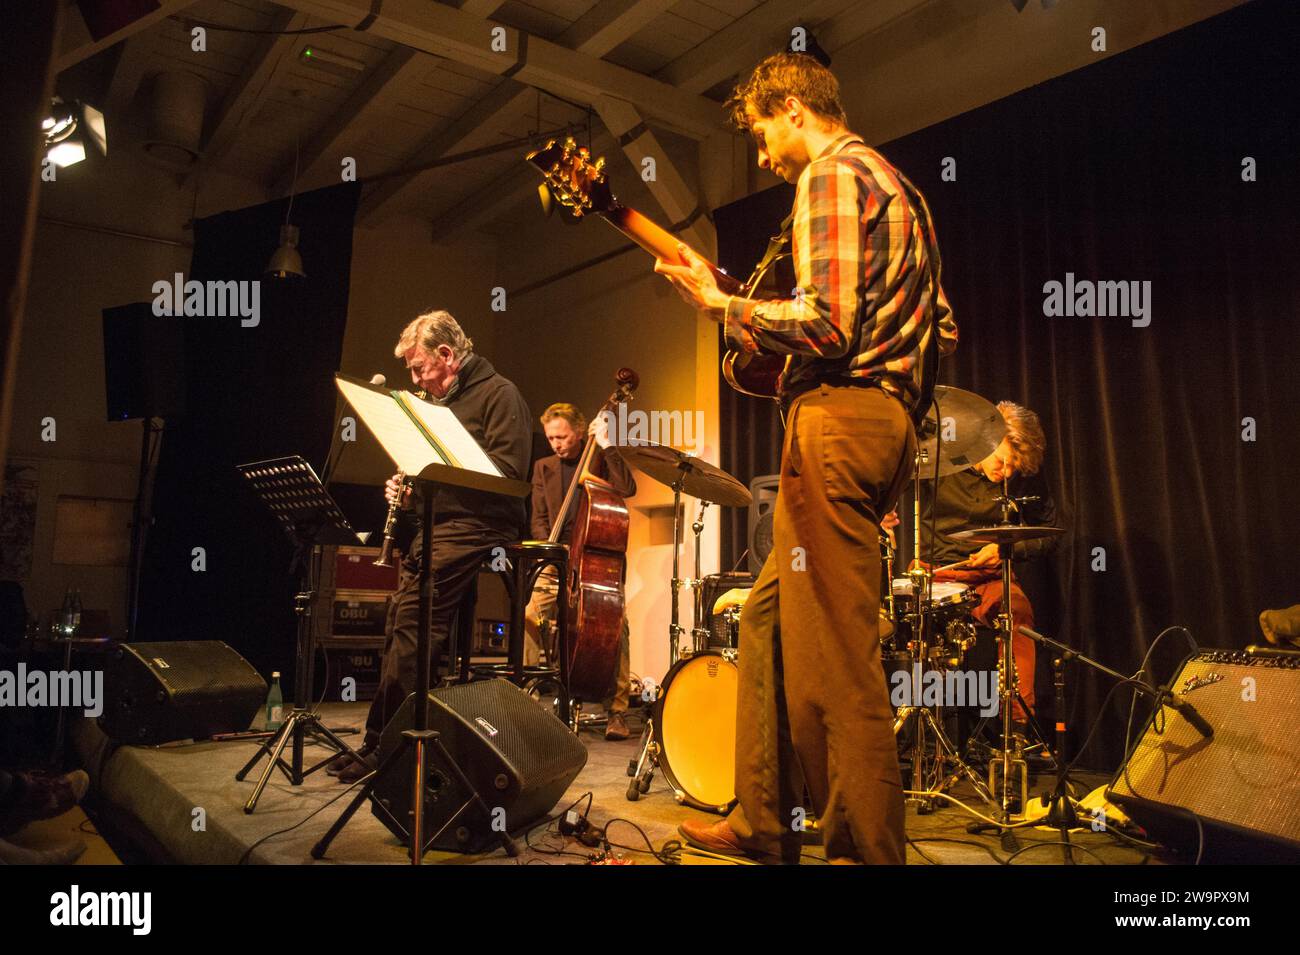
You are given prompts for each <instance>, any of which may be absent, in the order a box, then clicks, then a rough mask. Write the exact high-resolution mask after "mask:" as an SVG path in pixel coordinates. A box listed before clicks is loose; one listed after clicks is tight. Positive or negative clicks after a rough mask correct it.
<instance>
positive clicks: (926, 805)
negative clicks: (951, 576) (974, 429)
mask: <svg viewBox="0 0 1300 955" xmlns="http://www.w3.org/2000/svg"><path fill="white" fill-rule="evenodd" d="M928 458H929V453H928V451H927V449H926V448H924V447H918V448H917V453H916V457H915V459H914V467H913V474H912V557H913V559H912V563H911V566H910V567H909V568H908V570H907V576H908V577H909V578H911V580H912V595H913V596H912V609H911V612H910V613H908V614H907V617H908V621H909V624H910V626H909V629H910V630H911V634H910V636H911V649H912V653H911V657H912V663H913V666H917V665H919V666H920V668H921V669H920V673H919V676H920V678H921V681H923V680H924V676H925V670H926V667H927V666H928V665H929V663H930V653H929V644H928V642H927V633H926V631H927V629H928V627H929V625H930V620H929V619H928V618H929V616H930V613H931V611H930V609H929V607H930V597H931V586H930V585H931V582H932V580H933V573H932V572H931V570H930V569H929V568H928V567H926V566H925V564H924V563H923V562H922V561H921V559H920V556H921V481H920V476H921V474H922V470H921V468H922V466H923V465H925V464H926V463H927V462H928ZM890 559H891V561H892V554H891V557H890ZM889 589H890V596H889V600H890V604H891V607H892V605H893V600H894V596H893V582H892V577H891V581H890V588H889ZM914 674H916V671H915V670H912V669H911V668H909V674H908V676H909V678H910V679H912V680H913V690H914V695H915V691H916V689H917V682H918V681H917V680H916V679H915V676H914ZM941 714H942V707H941V706H940V707H934V708H933V709H932V708H930V707H926V706H922V705H920V701H919V700H916V699H913V700H912V704H911V705H910V706H904V707H901V708H900V709H899V711H898V713H897V715H896V717H895V719H894V735H895V736H897V735H898V734H899V732H900V731H901V730H902V729H903V727H904V726H905V725H906V724H907V721H908V720H909V719H911V718H912V717H915V718H916V719H915V722H914V726H915V733H914V735H913V738H912V783H911V789H912V792H913V793H914V794H918V795H912V796H908V797H907V801H908V802H911V803H913V804H914V805H915V806H916V811H917V813H918V814H919V815H928V814H929V813H931V812H933V811H934V810H935V809H936V808H938V805H937V804H938V800H937V799H936V798H935V796H934V795H932V794H933V793H941V792H945V791H947V790H948V789H949V788H951V787H952V786H953V785H955V784H956V782H957V781H958V780H959V779H960V778H961V777H963V776H964V777H965V778H966V779H967V780H969V781H970V783H971V785H972V786H973V787H974V788H975V792H976V793H977V794H978V795H979V797H980V798H981V799H983V800H984V801H985V802H986V803H988V804H989V805H992V804H993V802H994V799H993V794H992V792H991V791H990V790H989V789H986V788H985V786H984V783H983V781H982V780H981V779H980V777H979V774H978V773H976V772H975V770H974V769H972V768H971V767H970V766H969V765H968V764H967V763H966V762H965V761H964V760H963V759H962V758H961V754H960V753H958V752H957V749H956V747H954V746H953V744H952V741H951V740H949V739H948V734H947V733H946V732H944V729H943V724H942V720H941ZM927 726H928V727H929V729H930V732H931V733H932V734H933V736H934V766H933V769H932V771H931V772H930V773H929V777H930V780H932V781H933V782H934V788H933V789H932V788H931V787H930V786H929V785H927V773H926V762H927V759H926V728H927ZM949 763H951V764H952V771H951V772H949V773H948V774H947V775H946V776H945V775H944V771H945V767H946V765H947V764H949ZM919 794H925V795H919Z"/></svg>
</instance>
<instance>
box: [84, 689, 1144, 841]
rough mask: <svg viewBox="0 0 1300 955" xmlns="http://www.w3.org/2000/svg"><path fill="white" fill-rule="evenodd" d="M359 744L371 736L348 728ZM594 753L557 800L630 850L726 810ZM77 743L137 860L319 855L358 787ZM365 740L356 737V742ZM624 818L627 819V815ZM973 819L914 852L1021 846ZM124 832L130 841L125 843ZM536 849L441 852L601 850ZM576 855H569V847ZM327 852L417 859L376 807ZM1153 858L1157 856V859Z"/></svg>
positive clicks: (195, 748) (207, 757) (331, 710)
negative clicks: (631, 784) (642, 790)
mask: <svg viewBox="0 0 1300 955" xmlns="http://www.w3.org/2000/svg"><path fill="white" fill-rule="evenodd" d="M321 713H322V716H324V717H325V719H326V724H327V725H328V726H330V727H331V728H339V727H348V726H351V727H359V726H360V725H361V724H362V722H363V721H364V718H365V713H366V706H365V705H364V704H325V705H324V706H322V707H321ZM629 723H630V724H631V726H632V729H633V730H634V732H635V731H637V730H639V728H640V719H639V717H638V716H637V712H636V711H634V713H633V714H632V716H631V718H630V719H629ZM345 738H346V739H347V740H348V742H349V743H352V744H353V745H359V740H360V737H359V735H358V736H348V737H345ZM581 738H582V740H583V742H584V743H585V744H586V745H587V749H588V753H589V758H588V761H587V765H586V767H584V769H583V771H582V772H581V773H580V774H579V775H578V777H577V779H576V780H575V781H574V783H573V785H572V786H571V787H570V788H569V791H568V792H566V793H565V795H564V798H563V799H562V800H561V801H560V803H559V804H558V805H557V807H556V810H555V811H557V812H558V811H559V810H560V809H563V808H565V807H567V806H568V805H569V804H570V803H573V802H575V801H577V800H579V799H580V798H582V797H584V796H585V795H586V794H587V793H588V792H591V793H592V809H591V812H590V816H589V818H590V819H591V821H592V822H593V823H595V824H596V825H600V826H604V827H606V828H607V832H608V836H609V838H610V840H611V842H613V843H617V844H620V845H622V846H626V847H629V848H627V849H623V850H618V851H620V852H621V853H622V854H623V855H624V856H625V857H626V858H628V859H629V860H632V861H635V862H636V863H638V864H650V865H658V864H659V863H658V861H657V860H656V859H655V858H654V857H653V856H652V855H650V854H649V853H648V852H645V851H641V852H637V851H632V850H636V849H641V850H645V849H647V848H648V847H647V846H646V843H645V838H643V837H642V835H641V834H640V833H638V832H637V830H636V828H634V826H633V825H630V824H629V823H634V824H635V826H639V827H640V828H641V830H643V831H644V833H645V837H646V838H648V839H649V840H650V841H651V842H652V843H653V844H654V846H655V848H657V849H658V848H660V847H662V846H663V844H664V843H665V842H667V841H668V840H675V839H678V838H679V836H678V833H677V826H678V824H679V823H681V822H682V821H683V820H686V819H692V818H694V819H701V820H705V821H714V820H716V819H717V818H718V817H717V816H716V815H713V814H710V813H706V812H702V811H697V810H694V809H690V808H687V807H684V806H680V805H678V804H677V802H676V801H675V800H674V799H673V794H672V791H671V789H670V788H669V786H668V784H667V783H666V782H665V781H664V779H663V776H662V774H660V773H656V774H655V779H654V783H653V785H652V786H651V789H650V791H649V792H648V793H646V794H644V795H642V796H641V798H640V799H639V800H637V801H636V802H629V801H628V800H627V798H626V791H627V784H628V776H627V763H628V760H629V759H631V758H633V757H635V756H636V754H637V740H636V738H635V737H634V738H633V739H630V740H627V741H623V742H607V741H606V740H605V739H604V738H603V736H602V735H601V734H600V732H599V731H596V730H591V731H587V730H584V731H583V732H582V734H581ZM74 739H75V742H76V749H77V752H78V754H79V755H80V757H81V759H82V762H83V765H85V767H86V769H87V771H88V772H89V773H90V776H91V786H92V794H93V800H92V803H91V805H92V806H93V809H92V816H93V817H94V818H96V820H97V822H99V823H100V825H101V828H102V829H103V831H104V832H105V833H106V834H107V835H109V838H110V842H112V843H114V849H116V850H117V852H118V854H119V855H121V856H122V858H123V859H124V860H126V861H128V862H131V861H152V862H175V863H184V864H225V865H230V864H236V863H240V862H246V863H258V864H279V865H285V864H289V865H297V864H303V863H312V862H313V861H314V860H312V858H311V857H310V855H309V851H310V849H311V847H312V845H313V844H314V843H315V842H316V840H317V839H319V838H320V836H321V835H323V834H324V833H325V831H326V830H327V829H328V828H329V827H330V825H331V824H332V823H333V822H334V820H335V819H336V818H337V817H338V815H339V813H341V812H342V810H343V808H344V807H345V806H346V804H347V802H348V801H349V798H350V794H354V793H355V792H356V789H355V787H354V788H351V789H349V787H346V786H344V785H342V784H340V783H339V782H337V780H335V779H334V778H333V777H331V776H328V775H327V774H326V773H325V772H324V771H320V772H317V773H316V774H314V775H313V776H311V777H309V778H308V779H307V780H306V781H305V782H304V784H303V785H302V786H298V787H295V786H291V785H289V783H288V781H287V780H286V779H285V778H284V776H283V775H281V774H280V773H279V772H277V773H275V774H274V775H273V776H272V778H271V781H270V783H269V784H268V785H267V788H266V791H265V792H264V793H263V795H262V799H261V802H260V803H259V804H258V808H257V811H256V812H255V813H253V814H252V815H246V814H245V813H244V811H243V805H244V802H245V801H246V800H247V799H248V797H249V795H250V794H251V793H252V791H253V786H254V783H255V781H256V778H257V776H258V775H259V774H260V770H261V765H264V763H263V764H260V765H259V767H258V768H257V769H256V770H255V771H254V772H253V773H252V774H250V776H249V778H248V779H246V780H245V781H244V782H236V781H235V778H234V776H235V773H236V772H238V770H239V769H240V768H241V767H242V766H243V764H244V763H246V762H247V761H248V760H249V759H250V758H251V757H252V755H253V754H254V753H255V752H256V750H257V746H258V745H259V743H256V742H251V741H250V742H230V743H212V742H205V743H191V744H184V745H168V746H162V747H136V746H126V747H114V746H113V744H111V743H110V742H109V741H108V740H107V739H106V738H105V737H104V736H103V735H102V733H100V732H99V729H98V728H97V727H96V726H95V725H94V724H93V723H92V722H90V721H82V722H81V723H79V724H77V725H76V726H75V728H74ZM353 741H356V742H355V743H354V742H353ZM324 755H325V750H324V749H323V748H322V747H320V746H315V745H313V746H309V747H308V749H307V765H312V764H314V763H316V762H318V761H319V760H320V759H322V758H323V757H324ZM1104 781H1105V777H1103V776H1098V775H1096V774H1092V775H1088V776H1086V777H1085V778H1084V779H1083V780H1082V782H1083V783H1084V785H1086V786H1087V787H1088V788H1089V789H1091V788H1094V787H1095V786H1098V785H1101V784H1102V783H1103V782H1104ZM1049 785H1050V780H1049V779H1048V778H1047V777H1046V776H1044V777H1041V778H1040V780H1039V782H1038V785H1037V786H1034V787H1031V790H1030V791H1031V795H1033V794H1037V793H1038V792H1040V791H1042V789H1043V788H1044V787H1047V786H1049ZM954 795H956V796H957V797H958V798H960V799H962V801H963V802H966V803H967V804H968V805H974V804H976V802H977V800H976V799H975V798H974V793H973V790H971V789H970V788H969V786H965V785H964V786H962V787H959V788H958V789H957V790H955V791H954ZM616 819H617V820H625V821H615V820H616ZM971 821H972V820H971V817H970V816H968V815H967V814H966V813H964V812H962V811H961V810H959V809H957V808H946V809H941V810H939V811H937V812H933V813H929V814H926V815H918V814H917V812H916V809H915V808H914V807H911V806H909V807H908V810H907V834H908V839H909V845H908V849H907V861H908V863H909V864H919V865H927V864H945V865H986V864H993V863H994V862H995V859H1001V860H1005V859H1006V858H1007V856H1008V855H1009V853H1008V852H1007V851H1006V849H1004V848H1003V847H1002V846H1001V845H1000V843H999V841H998V839H997V838H996V837H994V836H990V835H971V834H968V833H967V831H966V827H967V824H968V823H969V822H971ZM1018 837H1019V840H1020V845H1021V846H1022V847H1023V846H1028V845H1030V844H1031V843H1037V842H1042V843H1046V844H1051V843H1056V842H1058V841H1059V836H1058V835H1057V833H1056V832H1055V831H1053V830H1047V829H1037V828H1025V829H1021V830H1019V831H1018ZM1071 840H1072V841H1073V842H1074V843H1075V844H1076V845H1078V846H1082V847H1083V848H1084V849H1086V850H1089V851H1088V852H1077V853H1076V861H1077V862H1079V863H1080V864H1098V863H1102V862H1104V863H1105V864H1108V865H1127V864H1137V863H1141V862H1142V861H1143V859H1144V854H1143V853H1142V852H1141V851H1140V850H1138V849H1135V848H1132V847H1129V846H1126V845H1124V844H1122V843H1121V842H1119V841H1118V839H1117V838H1116V837H1113V836H1111V835H1108V834H1106V833H1103V832H1091V831H1080V832H1075V833H1072V835H1071ZM124 842H127V843H129V845H123V843H124ZM529 843H530V844H531V848H525V846H524V841H523V839H522V838H521V839H520V840H519V845H520V849H521V850H522V854H521V855H520V856H519V857H518V858H517V859H511V858H509V857H507V856H506V854H505V852H504V851H503V850H500V849H498V850H496V851H495V852H492V853H489V854H484V855H460V854H456V853H445V852H430V853H429V854H428V855H426V857H425V860H426V862H427V863H428V864H447V865H515V864H520V863H522V864H529V865H540V864H543V863H549V864H569V863H581V862H582V861H584V858H585V857H586V856H587V855H588V854H590V853H591V852H592V851H593V850H590V849H587V848H586V847H584V846H582V845H580V844H579V843H578V842H577V841H576V840H573V839H565V838H564V837H562V836H560V835H559V833H558V832H557V831H556V829H555V826H554V824H552V825H551V826H549V827H539V828H537V829H535V830H533V831H532V833H531V835H530V837H529ZM560 851H562V852H564V853H572V854H557V853H558V852H560ZM320 861H321V863H322V864H364V865H375V864H392V865H400V864H403V863H405V862H406V861H407V853H406V850H405V848H404V847H403V846H402V845H401V844H400V843H399V842H398V841H397V840H396V838H394V837H393V835H392V834H391V833H389V832H388V830H387V829H385V828H384V827H383V825H382V824H381V823H380V822H379V820H378V819H376V818H375V817H374V816H373V815H372V814H371V812H370V809H369V806H364V807H362V808H361V809H360V810H359V811H358V812H357V813H356V815H355V816H353V818H352V820H351V821H350V822H349V823H348V825H347V827H346V828H345V829H344V830H343V832H342V833H341V834H340V835H339V836H338V838H337V839H336V840H335V841H334V843H333V845H332V846H331V847H330V850H329V853H328V856H327V857H326V858H325V859H323V860H320ZM682 861H683V862H699V863H704V862H707V861H708V860H705V859H703V858H699V857H696V858H689V857H683V859H682ZM1062 861H1063V853H1062V852H1061V850H1060V849H1059V848H1056V849H1054V848H1048V847H1047V846H1046V845H1045V846H1044V847H1043V848H1036V849H1033V850H1032V851H1028V852H1025V853H1024V854H1023V855H1021V856H1019V857H1018V858H1016V859H1015V860H1014V863H1013V864H1051V865H1059V864H1061V863H1062ZM1157 861H1160V860H1158V859H1155V858H1152V859H1149V860H1148V862H1157ZM804 864H806V865H818V864H824V856H823V854H822V850H821V848H820V847H818V846H808V847H807V848H806V849H805V853H804Z"/></svg>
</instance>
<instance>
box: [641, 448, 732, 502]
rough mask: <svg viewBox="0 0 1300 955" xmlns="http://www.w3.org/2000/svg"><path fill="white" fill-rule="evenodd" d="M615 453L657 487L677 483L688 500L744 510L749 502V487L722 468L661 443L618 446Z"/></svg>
mask: <svg viewBox="0 0 1300 955" xmlns="http://www.w3.org/2000/svg"><path fill="white" fill-rule="evenodd" d="M618 453H619V454H620V455H622V456H623V460H624V461H626V462H627V463H628V464H630V465H632V466H633V467H634V468H637V469H638V470H640V471H644V472H645V473H646V474H648V475H649V476H650V477H652V478H654V479H655V480H656V481H658V482H659V483H660V484H666V485H668V487H675V486H676V485H677V483H678V482H679V481H680V482H681V488H682V493H683V494H685V495H687V496H688V497H693V498H696V499H698V500H701V501H708V502H709V503H710V504H721V505H723V506H724V507H748V506H749V505H750V503H751V502H752V501H753V496H752V495H751V494H750V493H749V488H747V487H745V485H743V484H741V483H740V482H739V481H737V480H736V479H735V478H734V477H732V476H731V475H730V474H728V473H727V472H726V471H724V470H722V468H720V467H717V466H716V465H713V464H710V463H709V462H708V461H702V460H700V459H699V458H697V457H695V455H693V454H687V453H686V452H685V451H678V450H677V449H676V448H668V447H664V446H663V445H661V444H635V445H634V444H625V445H623V444H621V445H618Z"/></svg>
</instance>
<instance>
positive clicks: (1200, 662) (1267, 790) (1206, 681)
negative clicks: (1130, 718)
mask: <svg viewBox="0 0 1300 955" xmlns="http://www.w3.org/2000/svg"><path fill="white" fill-rule="evenodd" d="M1170 686H1171V689H1172V691H1173V692H1174V693H1175V694H1176V695H1177V696H1178V697H1179V698H1180V699H1183V700H1186V701H1187V702H1188V703H1190V704H1191V705H1192V706H1193V707H1195V708H1196V711H1197V712H1198V713H1200V715H1201V716H1202V717H1204V718H1205V721H1206V722H1207V723H1209V724H1210V726H1212V727H1213V728H1214V736H1213V737H1211V738H1208V739H1207V738H1206V737H1203V736H1202V735H1201V734H1200V733H1198V732H1197V731H1196V729H1195V728H1193V727H1192V725H1191V724H1190V723H1188V722H1187V720H1185V719H1184V718H1183V717H1182V716H1180V715H1179V714H1178V713H1176V712H1174V711H1173V710H1171V709H1169V708H1168V707H1166V708H1164V710H1163V713H1162V714H1160V715H1161V718H1162V719H1161V721H1156V720H1154V719H1153V720H1152V721H1151V722H1149V723H1148V724H1147V726H1146V729H1145V731H1144V732H1143V735H1142V738H1141V739H1140V740H1139V741H1138V744H1137V746H1136V747H1135V748H1134V750H1133V752H1132V754H1131V755H1130V757H1129V759H1128V760H1127V762H1126V764H1125V765H1124V766H1121V767H1120V770H1119V772H1118V773H1116V775H1115V778H1114V779H1113V780H1112V781H1111V783H1110V787H1109V790H1108V798H1111V799H1113V800H1114V801H1115V802H1116V803H1117V804H1119V805H1120V806H1122V807H1123V808H1124V810H1125V811H1126V812H1127V813H1128V814H1129V815H1130V816H1132V817H1133V819H1134V820H1136V821H1137V822H1138V823H1140V824H1141V825H1142V826H1143V827H1144V828H1145V829H1147V831H1148V832H1150V833H1151V834H1152V835H1153V836H1155V838H1156V839H1157V840H1159V841H1160V842H1162V843H1164V844H1165V845H1168V846H1170V847H1173V848H1177V849H1179V850H1180V851H1185V852H1187V853H1188V854H1189V855H1194V854H1196V853H1197V852H1198V851H1199V852H1200V853H1201V856H1202V861H1221V862H1228V861H1242V862H1262V861H1284V860H1285V861H1297V860H1300V734H1298V733H1297V732H1296V714H1297V713H1300V659H1297V655H1290V656H1287V655H1285V654H1279V653H1276V652H1269V651H1267V650H1260V651H1258V652H1255V653H1250V654H1247V653H1236V652H1231V651H1225V650H1204V651H1202V652H1200V653H1198V654H1196V655H1194V656H1192V657H1191V658H1189V659H1188V660H1187V661H1186V662H1185V663H1184V664H1183V666H1182V669H1181V670H1180V672H1179V673H1178V676H1177V677H1175V679H1174V682H1173V683H1172V684H1171V685H1170Z"/></svg>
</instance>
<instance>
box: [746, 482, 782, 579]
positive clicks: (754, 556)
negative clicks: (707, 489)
mask: <svg viewBox="0 0 1300 955" xmlns="http://www.w3.org/2000/svg"><path fill="white" fill-rule="evenodd" d="M780 483H781V475H779V474H763V475H760V476H758V477H756V478H754V480H752V481H750V482H749V493H750V494H751V495H753V498H754V502H753V503H752V504H750V505H749V572H750V573H751V574H753V575H754V576H755V577H757V576H758V572H759V571H760V570H762V569H763V561H765V560H767V555H768V554H770V553H771V552H772V518H773V517H774V516H775V515H774V514H773V512H774V511H775V509H776V489H777V486H778V485H779V484H780Z"/></svg>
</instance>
